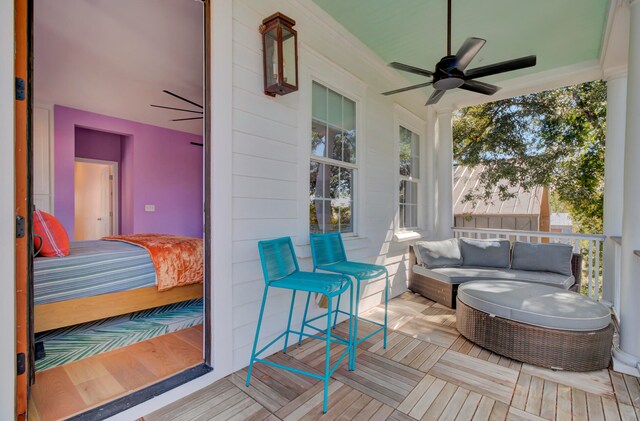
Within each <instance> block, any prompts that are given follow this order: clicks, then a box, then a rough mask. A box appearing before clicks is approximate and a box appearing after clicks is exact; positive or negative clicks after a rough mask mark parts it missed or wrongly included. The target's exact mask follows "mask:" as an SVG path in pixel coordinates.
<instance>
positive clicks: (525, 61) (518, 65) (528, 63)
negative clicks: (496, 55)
mask: <svg viewBox="0 0 640 421" xmlns="http://www.w3.org/2000/svg"><path fill="white" fill-rule="evenodd" d="M535 65H536V56H526V57H520V58H516V59H513V60H507V61H502V62H500V63H494V64H489V65H487V66H482V67H476V68H475V69H470V70H469V71H467V72H465V74H464V78H465V80H469V79H476V78H479V77H484V76H491V75H497V74H499V73H505V72H511V71H513V70H519V69H526V68H527V67H533V66H535Z"/></svg>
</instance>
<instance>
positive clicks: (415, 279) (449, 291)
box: [409, 246, 582, 308]
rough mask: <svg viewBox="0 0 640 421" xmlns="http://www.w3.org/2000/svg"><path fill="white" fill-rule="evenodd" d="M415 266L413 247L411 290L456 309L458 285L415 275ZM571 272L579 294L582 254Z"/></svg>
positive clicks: (577, 256) (575, 259)
mask: <svg viewBox="0 0 640 421" xmlns="http://www.w3.org/2000/svg"><path fill="white" fill-rule="evenodd" d="M415 264H417V260H416V254H415V251H414V249H413V246H409V289H410V290H411V291H413V292H417V293H418V294H420V295H422V296H423V297H426V298H428V299H430V300H432V301H435V302H437V303H440V304H442V305H444V306H447V307H449V308H456V296H457V295H458V285H456V284H450V283H448V282H442V281H439V280H437V279H434V278H430V277H428V276H424V275H421V274H419V273H415V272H414V271H413V265H415ZM571 272H572V273H573V277H574V278H575V281H576V282H575V283H574V284H573V286H571V287H570V288H569V290H570V291H574V292H579V291H580V284H581V282H582V279H581V278H582V255H581V254H578V253H574V254H573V256H572V258H571Z"/></svg>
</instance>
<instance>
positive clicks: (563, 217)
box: [550, 212, 573, 227]
mask: <svg viewBox="0 0 640 421" xmlns="http://www.w3.org/2000/svg"><path fill="white" fill-rule="evenodd" d="M550 225H551V226H554V227H560V226H568V227H573V220H572V219H571V214H570V213H567V212H562V213H560V212H554V213H552V214H551V220H550Z"/></svg>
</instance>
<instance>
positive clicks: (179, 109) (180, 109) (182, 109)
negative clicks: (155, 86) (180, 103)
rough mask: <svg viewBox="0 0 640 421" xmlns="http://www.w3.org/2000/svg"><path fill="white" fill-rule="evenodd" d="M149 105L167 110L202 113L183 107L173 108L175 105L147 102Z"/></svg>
mask: <svg viewBox="0 0 640 421" xmlns="http://www.w3.org/2000/svg"><path fill="white" fill-rule="evenodd" d="M149 105H151V106H152V107H156V108H165V109H167V110H176V111H185V112H187V113H194V114H202V111H193V110H185V109H184V108H175V107H165V106H164V105H155V104H149Z"/></svg>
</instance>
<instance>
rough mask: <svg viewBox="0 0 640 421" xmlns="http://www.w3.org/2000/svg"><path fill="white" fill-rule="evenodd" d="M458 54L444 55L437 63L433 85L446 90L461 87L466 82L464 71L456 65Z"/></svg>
mask: <svg viewBox="0 0 640 421" xmlns="http://www.w3.org/2000/svg"><path fill="white" fill-rule="evenodd" d="M456 64H457V61H456V56H446V57H443V58H442V59H441V60H440V61H439V62H438V64H436V71H435V72H434V75H433V87H434V88H436V89H438V90H442V91H446V90H449V89H454V88H459V87H460V86H462V84H464V73H463V72H462V71H460V70H458V68H457V67H456Z"/></svg>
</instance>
